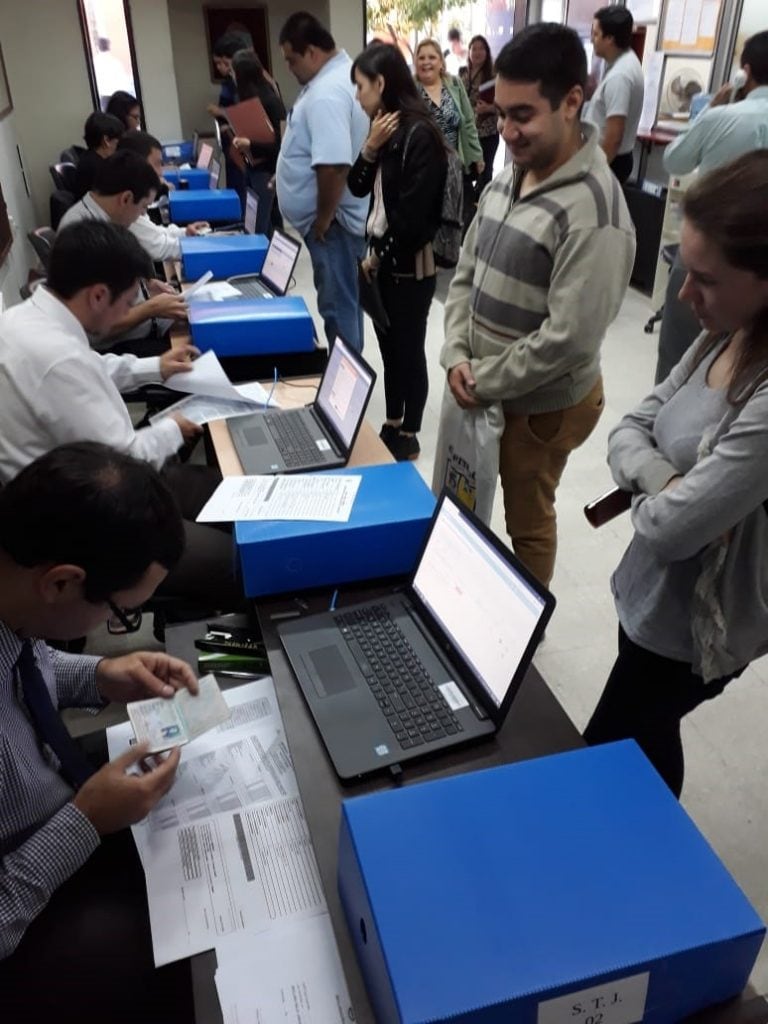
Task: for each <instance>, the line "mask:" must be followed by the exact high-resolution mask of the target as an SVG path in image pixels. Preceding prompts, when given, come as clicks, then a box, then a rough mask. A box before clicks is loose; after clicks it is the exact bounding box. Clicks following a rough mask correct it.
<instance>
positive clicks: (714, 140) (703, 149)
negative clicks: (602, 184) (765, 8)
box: [655, 32, 768, 384]
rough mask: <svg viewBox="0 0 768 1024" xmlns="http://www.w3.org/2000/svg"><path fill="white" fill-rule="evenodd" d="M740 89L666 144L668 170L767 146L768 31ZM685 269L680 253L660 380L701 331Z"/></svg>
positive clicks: (719, 161) (667, 308) (746, 53)
mask: <svg viewBox="0 0 768 1024" xmlns="http://www.w3.org/2000/svg"><path fill="white" fill-rule="evenodd" d="M741 69H742V71H743V72H744V74H745V75H746V81H745V83H744V85H743V86H742V87H741V88H740V89H734V87H733V86H732V85H731V83H730V82H728V83H726V84H725V85H724V86H723V87H722V88H721V89H719V90H718V92H717V93H716V94H715V96H714V97H713V98H712V101H711V102H710V104H709V106H708V107H707V108H706V109H705V110H703V111H702V112H701V113H700V114H699V115H698V117H697V118H696V119H695V120H694V121H693V122H692V123H691V125H690V127H689V128H688V129H687V131H685V132H681V134H680V135H678V137H677V138H676V139H675V140H674V141H673V142H671V143H670V144H669V145H668V146H666V147H665V149H664V168H665V170H666V171H668V172H669V174H678V175H682V174H690V173H691V172H692V171H695V170H696V169H697V168H698V170H699V172H700V173H702V174H704V173H706V172H707V171H711V170H714V168H716V167H721V166H722V165H723V164H726V163H728V162H729V161H731V160H733V159H734V158H735V157H737V156H741V154H742V153H749V152H751V151H753V150H756V149H766V148H768V32H758V33H757V34H756V35H754V36H752V37H751V38H750V39H748V40H747V41H746V43H745V44H744V50H743V51H742V54H741ZM685 277H686V270H685V267H684V266H683V263H682V261H681V259H680V254H679V252H678V253H677V255H676V256H675V261H674V263H673V264H672V269H671V270H670V274H669V281H668V283H667V292H666V296H665V298H664V315H663V317H662V321H661V333H660V335H659V358H658V362H657V364H656V377H655V382H656V383H657V384H660V383H661V381H663V380H664V379H665V377H666V376H667V375H668V374H669V372H670V371H671V369H672V367H673V366H674V365H675V363H677V362H678V361H679V360H680V359H681V358H682V357H683V354H684V353H685V352H686V351H687V349H688V348H689V346H690V345H692V344H693V342H694V341H695V340H696V338H697V336H698V334H699V330H700V327H699V323H698V321H697V319H696V317H695V316H694V315H693V313H692V311H691V308H690V304H689V303H687V302H681V301H680V300H679V299H678V297H677V296H678V292H679V291H680V289H681V287H682V285H683V282H684V281H685Z"/></svg>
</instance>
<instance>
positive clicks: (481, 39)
mask: <svg viewBox="0 0 768 1024" xmlns="http://www.w3.org/2000/svg"><path fill="white" fill-rule="evenodd" d="M475 43H481V44H482V45H483V46H484V47H485V60H484V61H483V63H482V64H481V65H480V67H479V68H476V67H475V66H474V65H473V63H472V59H471V58H470V56H469V55H470V53H471V51H472V47H473V46H474V44H475ZM478 71H480V74H481V75H482V78H481V82H480V84H481V85H482V84H483V83H485V82H490V80H491V79H492V78H493V57H492V56H491V48H490V46H489V45H488V40H487V39H486V38H485V36H472V38H471V39H470V40H469V46H468V47H467V78H468V79H472V78H474V77H476V75H477V72H478Z"/></svg>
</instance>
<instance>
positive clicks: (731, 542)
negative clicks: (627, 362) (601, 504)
mask: <svg viewBox="0 0 768 1024" xmlns="http://www.w3.org/2000/svg"><path fill="white" fill-rule="evenodd" d="M703 339H704V335H702V336H701V337H700V338H699V340H698V342H696V343H695V344H694V345H692V346H691V348H690V349H689V350H688V352H687V353H686V354H685V356H684V357H683V359H682V360H681V361H680V362H679V363H678V364H677V366H676V367H675V368H674V369H673V370H672V373H671V374H670V376H669V377H668V378H667V379H666V380H665V381H664V382H663V383H661V384H659V385H658V387H657V388H656V389H655V390H654V391H652V392H651V394H650V395H649V396H648V397H647V398H646V399H645V400H644V401H643V402H641V403H640V405H639V406H638V407H637V408H636V409H635V410H634V411H633V412H631V413H629V414H628V415H627V416H625V417H624V418H623V419H622V420H621V422H620V423H619V424H618V426H617V427H615V428H614V429H613V431H612V432H611V434H610V436H609V438H608V462H609V465H610V468H611V472H612V474H613V478H614V480H615V481H616V483H617V484H618V485H619V487H621V488H622V489H624V490H629V491H632V492H633V493H634V494H635V495H636V497H635V499H634V500H633V503H632V524H633V526H634V528H635V537H634V539H633V540H632V543H631V544H630V546H629V548H628V550H627V552H626V553H625V555H624V557H623V559H622V561H621V563H620V565H619V567H618V568H617V570H616V572H615V573H614V576H613V579H612V586H613V591H614V597H615V599H616V607H617V611H618V614H619V619H620V621H621V624H622V626H623V627H624V630H625V632H626V633H627V634H628V636H629V637H630V638H631V639H632V640H634V641H635V643H638V644H640V646H642V647H645V648H647V649H649V650H651V651H654V652H655V653H658V654H661V655H663V656H665V657H670V658H676V659H678V660H681V661H686V662H690V663H692V665H693V666H694V669H695V671H697V672H699V673H700V674H702V675H704V677H705V679H710V678H717V677H718V676H722V675H725V674H727V673H730V672H733V671H735V670H737V669H739V668H742V667H743V666H745V665H746V664H748V663H749V662H750V661H752V660H753V659H754V658H757V657H759V656H760V655H762V654H765V653H766V651H768V513H766V510H765V508H764V507H763V503H764V502H765V501H766V499H768V473H766V465H767V464H768V382H764V383H763V384H761V385H760V386H759V387H758V388H757V390H756V391H755V392H754V394H753V395H752V396H751V398H749V400H748V401H747V402H746V403H744V404H742V405H741V406H732V405H730V404H728V403H727V402H726V401H725V396H724V395H723V394H722V393H721V395H722V402H721V404H720V406H719V408H718V406H717V405H715V404H714V403H713V405H712V410H713V416H714V419H713V422H712V423H711V424H709V426H708V427H704V429H703V430H702V441H701V444H700V449H701V451H700V454H699V458H698V461H696V462H695V464H694V465H693V466H692V467H691V468H689V469H688V471H687V472H685V471H683V479H682V481H681V482H680V483H679V485H678V486H676V487H675V488H673V489H671V490H669V491H664V490H663V488H664V486H665V485H666V483H667V482H668V481H669V480H670V479H671V478H672V477H673V476H677V475H680V469H679V468H678V467H676V466H675V465H674V463H673V461H672V459H671V458H670V452H669V451H668V450H665V449H664V448H663V447H662V446H661V445H660V444H659V443H658V442H659V436H658V432H657V431H656V422H657V417H658V415H659V413H660V411H661V410H662V408H663V407H664V406H665V405H666V404H667V403H668V402H670V400H671V399H672V398H673V396H677V398H678V401H677V409H676V411H675V415H676V416H678V417H679V423H680V428H681V430H683V431H684V429H685V419H686V417H685V410H686V404H687V407H688V409H689V410H690V417H691V418H692V419H693V418H694V417H698V418H699V419H700V416H701V403H702V392H701V391H699V395H698V398H697V395H696V387H694V386H692V387H690V388H689V389H688V390H686V391H680V389H681V388H683V386H684V385H685V384H686V383H687V382H689V378H690V383H691V384H692V385H697V386H698V387H699V388H701V387H704V386H705V382H704V378H705V375H706V370H707V366H708V365H709V364H710V362H711V360H710V359H707V360H706V364H707V366H705V365H704V364H700V365H699V366H698V367H697V368H696V370H695V371H693V372H692V368H693V367H694V364H695V362H696V352H697V350H698V348H699V345H700V344H701V343H702V342H703ZM721 348H722V346H720V347H719V348H718V349H717V350H716V353H717V352H719V351H720V350H721ZM678 392H680V394H679V395H678ZM712 394H713V393H712V392H711V391H710V392H709V394H705V395H704V397H705V398H707V399H709V398H710V397H711V396H712ZM674 426H675V424H674V422H673V423H672V424H670V423H669V422H668V423H667V429H666V437H667V438H669V437H671V436H672V432H671V431H670V427H671V428H673V430H674ZM672 443H674V442H672ZM669 447H671V444H670V445H669ZM702 599H703V600H702Z"/></svg>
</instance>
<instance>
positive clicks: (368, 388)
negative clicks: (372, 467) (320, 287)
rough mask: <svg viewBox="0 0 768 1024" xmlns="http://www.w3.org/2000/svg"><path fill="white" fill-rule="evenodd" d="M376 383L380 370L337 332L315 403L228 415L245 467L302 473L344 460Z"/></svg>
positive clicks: (341, 463)
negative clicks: (299, 407)
mask: <svg viewBox="0 0 768 1024" xmlns="http://www.w3.org/2000/svg"><path fill="white" fill-rule="evenodd" d="M375 383H376V373H375V371H374V370H372V369H371V367H370V366H369V365H368V363H366V361H365V360H364V359H363V357H362V356H361V355H359V354H358V353H357V352H355V351H354V349H352V348H350V347H349V345H347V344H346V343H345V342H344V341H342V340H341V338H337V339H336V341H335V342H334V345H333V348H332V349H331V353H330V355H329V356H328V363H327V364H326V367H325V372H324V373H323V376H322V379H321V381H320V387H319V388H318V390H317V397H316V399H315V401H314V403H313V404H312V405H305V406H303V408H301V409H275V410H273V411H269V410H268V411H267V412H258V413H254V414H253V415H252V416H238V417H236V418H233V419H230V420H227V427H228V428H229V433H230V436H231V437H232V443H233V444H234V446H235V449H236V451H237V454H238V455H239V456H240V463H241V465H242V467H243V472H244V473H246V474H248V475H251V474H261V473H266V474H272V473H301V472H304V471H305V470H311V469H331V468H333V467H334V466H345V465H346V464H347V462H348V461H349V456H350V454H351V452H352V448H353V446H354V444H355V439H356V438H357V434H358V431H359V430H360V425H361V423H362V422H363V417H364V416H365V410H366V408H367V406H368V401H369V399H370V397H371V392H372V391H373V385H374V384H375Z"/></svg>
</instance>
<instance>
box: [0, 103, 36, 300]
mask: <svg viewBox="0 0 768 1024" xmlns="http://www.w3.org/2000/svg"><path fill="white" fill-rule="evenodd" d="M11 95H13V94H11ZM16 123H17V119H16V116H15V114H13V113H12V114H10V115H8V116H7V117H4V118H3V120H2V121H0V182H2V185H3V196H4V198H5V202H6V206H7V207H8V218H9V220H10V222H11V228H12V231H13V244H12V245H11V249H10V252H9V253H8V256H7V257H6V258H5V262H4V263H3V264H2V266H0V293H2V297H3V305H4V306H5V308H7V307H8V306H11V305H13V304H14V303H16V302H18V301H19V298H20V296H19V289H20V288H21V286H22V285H23V284H24V283H25V281H26V280H27V274H28V271H29V268H30V267H32V266H34V265H35V263H36V260H35V256H34V253H33V251H32V247H31V246H30V244H29V242H28V241H27V232H28V231H31V230H32V229H33V228H34V227H35V226H36V225H35V214H34V209H33V207H32V201H31V200H30V198H29V196H28V195H27V191H26V188H25V187H24V178H23V176H22V173H21V166H20V164H19V157H18V153H17V152H16V146H17V145H18V144H19V138H18V135H17V133H16Z"/></svg>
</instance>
